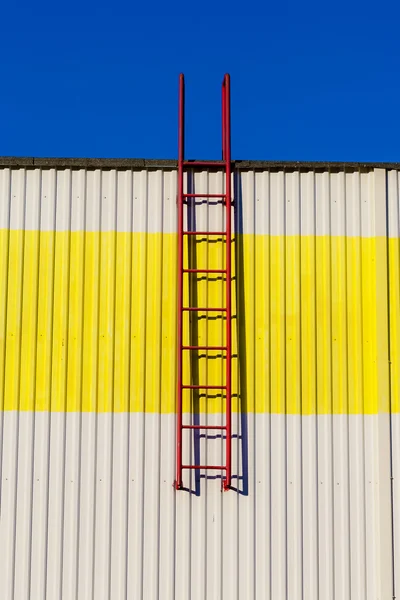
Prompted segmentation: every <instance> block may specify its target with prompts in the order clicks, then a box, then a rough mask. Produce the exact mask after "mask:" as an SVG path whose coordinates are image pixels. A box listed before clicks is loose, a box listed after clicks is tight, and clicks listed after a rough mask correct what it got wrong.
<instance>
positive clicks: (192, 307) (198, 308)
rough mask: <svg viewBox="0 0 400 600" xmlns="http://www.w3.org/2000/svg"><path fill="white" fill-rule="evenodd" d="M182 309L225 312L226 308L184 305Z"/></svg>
mask: <svg viewBox="0 0 400 600" xmlns="http://www.w3.org/2000/svg"><path fill="white" fill-rule="evenodd" d="M182 310H189V311H191V310H192V311H193V312H196V311H198V310H199V311H203V312H225V311H226V308H225V307H223V308H207V307H198V306H185V307H184V308H182Z"/></svg>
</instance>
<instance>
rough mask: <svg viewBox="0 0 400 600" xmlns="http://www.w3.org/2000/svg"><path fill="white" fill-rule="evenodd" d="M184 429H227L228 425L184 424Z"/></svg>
mask: <svg viewBox="0 0 400 600" xmlns="http://www.w3.org/2000/svg"><path fill="white" fill-rule="evenodd" d="M182 429H217V430H221V429H226V425H182Z"/></svg>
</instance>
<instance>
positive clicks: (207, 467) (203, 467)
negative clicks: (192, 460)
mask: <svg viewBox="0 0 400 600" xmlns="http://www.w3.org/2000/svg"><path fill="white" fill-rule="evenodd" d="M182 469H222V470H226V467H223V466H221V465H182Z"/></svg>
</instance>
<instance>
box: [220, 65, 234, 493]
mask: <svg viewBox="0 0 400 600" xmlns="http://www.w3.org/2000/svg"><path fill="white" fill-rule="evenodd" d="M222 95H223V98H224V100H225V103H224V104H225V109H224V117H225V119H224V132H225V134H224V152H225V193H226V202H225V208H226V238H225V239H226V348H227V350H226V381H225V385H226V416H225V418H226V421H225V425H226V457H225V462H226V476H225V480H224V490H229V489H230V487H231V483H232V387H231V386H232V294H231V292H232V289H231V285H232V284H231V282H232V264H231V263H232V255H231V249H232V229H231V218H232V216H231V206H232V192H231V106H230V77H229V75H228V74H226V75H225V77H224V82H223V85H222Z"/></svg>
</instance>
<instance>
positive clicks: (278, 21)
mask: <svg viewBox="0 0 400 600" xmlns="http://www.w3.org/2000/svg"><path fill="white" fill-rule="evenodd" d="M146 6H147V7H148V8H146ZM225 12H226V13H228V14H224V13H225ZM1 14H2V19H1V20H2V23H1V35H0V52H1V54H0V56H1V74H2V77H1V83H2V85H1V93H0V108H1V119H0V155H16V156H75V157H76V156H90V157H140V158H175V157H176V154H177V148H176V145H177V142H176V139H177V131H176V128H177V81H178V74H179V72H180V71H183V72H184V73H185V76H186V90H187V95H186V97H187V143H186V148H187V157H189V158H201V159H212V158H219V157H220V84H221V80H222V77H223V74H224V73H225V72H229V73H230V74H231V78H232V156H233V158H236V159H260V160H338V161H342V160H343V161H400V110H399V106H400V101H399V95H400V94H399V93H400V42H399V40H400V28H399V22H400V21H399V17H400V7H399V6H398V2H384V3H382V2H381V3H377V2H374V3H370V4H369V3H368V2H352V1H351V0H348V2H342V1H341V0H338V1H337V2H334V3H333V2H329V3H328V2H325V3H324V2H303V3H300V2H296V3H295V2H293V3H292V2H289V1H286V2H285V1H282V2H275V3H271V2H259V3H254V2H248V3H246V2H243V1H242V2H240V3H239V2H238V3H230V4H222V3H218V2H209V1H208V0H205V1H204V2H202V3H199V2H186V3H182V2H176V3H161V2H158V1H157V0H156V1H155V2H151V3H148V4H147V5H146V3H140V4H139V3H135V2H130V3H126V4H120V3H117V4H112V3H108V4H103V5H101V4H99V3H96V4H93V5H90V4H88V3H84V4H82V3H78V2H76V3H74V2H71V3H69V4H68V5H66V4H65V3H54V2H53V3H50V2H48V3H47V2H42V3H40V4H33V3H31V4H28V3H24V2H22V3H19V4H17V3H15V4H14V3H10V2H7V3H4V4H3V6H2V13H1Z"/></svg>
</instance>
